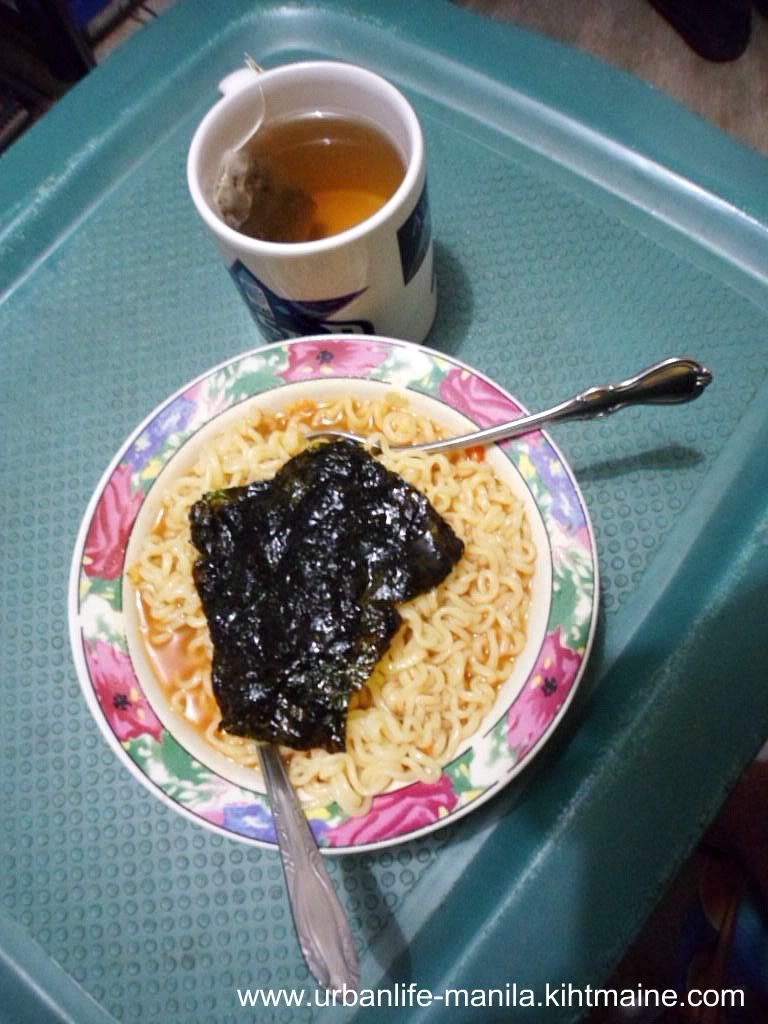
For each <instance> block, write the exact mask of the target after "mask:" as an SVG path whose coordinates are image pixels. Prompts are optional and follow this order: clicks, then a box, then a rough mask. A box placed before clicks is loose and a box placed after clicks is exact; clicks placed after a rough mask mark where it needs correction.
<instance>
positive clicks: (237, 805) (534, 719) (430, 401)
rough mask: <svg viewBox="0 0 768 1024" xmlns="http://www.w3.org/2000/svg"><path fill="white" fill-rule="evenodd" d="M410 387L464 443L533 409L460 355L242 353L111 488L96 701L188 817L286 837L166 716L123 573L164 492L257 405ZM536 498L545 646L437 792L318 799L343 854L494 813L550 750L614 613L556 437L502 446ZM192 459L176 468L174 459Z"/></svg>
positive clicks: (145, 428)
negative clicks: (491, 804) (166, 481)
mask: <svg viewBox="0 0 768 1024" xmlns="http://www.w3.org/2000/svg"><path fill="white" fill-rule="evenodd" d="M393 388H397V389H399V390H403V391H405V392H407V394H408V396H409V400H410V404H411V405H412V407H413V408H415V409H416V410H417V411H423V412H425V413H427V414H429V415H432V416H433V418H435V419H437V420H438V421H439V422H441V423H442V424H443V425H444V426H445V427H446V428H447V429H449V430H452V431H455V432H456V433H459V432H462V431H464V430H467V429H471V428H472V426H473V424H476V425H477V426H487V425H489V424H491V423H497V422H500V421H501V420H504V419H511V418H513V417H514V416H515V415H516V414H518V413H522V412H524V410H523V408H522V406H520V405H518V403H517V402H516V401H515V400H514V399H513V398H511V396H510V395H508V394H507V393H506V392H505V391H504V390H502V389H501V388H500V387H498V386H497V385H495V384H494V383H492V382H491V381H490V380H488V379H487V378H485V377H484V376H482V375H481V374H479V373H478V372H477V371H475V370H472V369H470V368H469V367H467V366H465V365H464V364H462V363H460V362H459V361H457V360H456V359H453V358H452V357H449V356H446V355H442V354H440V353H438V352H435V351H432V350H430V349H427V348H424V347H419V346H415V345H412V344H408V343H405V342H400V341H393V340H390V339H385V338H374V337H370V336H342V337H331V336H328V335H323V336H322V337H316V338H299V339H296V340H293V341H287V342H282V343H278V344H274V345H268V346H265V347H263V348H259V349H256V350H254V351H251V352H248V353H245V354H244V355H241V356H238V357H236V358H234V359H232V360H230V361H229V362H227V363H224V364H222V365H221V366H218V367H215V368H214V369H213V370H211V371H209V372H208V373H206V374H204V375H203V376H202V377H199V378H198V379H197V380H195V381H193V382H192V383H191V384H189V385H188V386H186V387H185V388H183V389H182V390H181V391H179V392H177V393H176V394H175V395H172V396H171V397H170V398H169V399H168V400H167V401H165V402H164V403H163V404H162V405H160V406H159V407H158V408H157V409H156V410H155V411H154V412H152V413H151V414H150V415H149V416H148V417H147V419H146V420H145V421H144V422H143V423H142V424H141V425H140V426H139V427H138V428H137V429H136V430H135V431H134V433H133V434H132V435H131V437H130V438H129V439H128V440H127V441H126V443H125V444H124V445H123V446H122V448H121V449H120V451H119V452H118V453H117V455H116V456H115V458H114V460H113V461H112V464H111V465H110V466H109V467H108V469H107V471H106V473H105V474H104V476H103V478H102V480H101V481H100V482H99V485H98V486H97V488H96V491H95V493H94V495H93V497H92V499H91V502H90V504H89V506H88V509H87V511H86V513H85V517H84V519H83V523H82V526H81V528H80V533H79V536H78V539H77V543H76V546H75V552H74V557H73V563H72V572H71V579H70V597H69V605H70V607H69V613H70V634H71V640H72V649H73V654H74V659H75V664H76V666H77V670H78V675H79V678H80V682H81V685H82V689H83V693H84V695H85V699H86V701H87V703H88V706H89V708H90V709H91V711H92V713H93V715H94V717H95V719H96V721H97V723H98V725H99V726H100V728H101V730H102V732H103V733H104V735H105V737H106V739H107V741H108V742H109V743H110V745H111V746H112V747H113V749H114V750H115V751H116V753H117V754H118V756H119V757H120V759H121V760H122V761H123V762H124V763H125V764H126V766H127V767H128V768H129V769H130V770H131V771H132V772H133V774H134V775H135V776H136V777H137V778H139V779H140V780H141V781H142V782H143V783H144V784H145V785H147V786H148V788H149V789H150V790H151V791H152V792H153V793H155V794H156V795H157V796H159V797H160V798H161V799H163V800H164V801H165V802H166V803H167V804H169V805H170V806H171V807H173V808H174V809H176V810H177V811H179V812H181V813H183V814H185V815H187V816H190V817H192V818H193V819H194V820H196V821H198V822H200V823H201V824H204V825H206V826H208V827H210V828H213V829H215V830H217V831H221V832H224V833H226V834H227V835H229V836H231V837H234V838H238V839H241V840H243V841H246V842H250V843H255V844H257V845H261V846H265V845H266V846H275V845H276V838H275V833H274V828H273V825H272V818H271V814H270V811H269V805H268V802H267V800H266V796H265V794H264V792H263V791H262V789H261V785H260V779H259V778H258V777H257V776H252V775H251V773H250V772H249V771H248V770H247V769H245V768H242V767H240V766H237V765H233V764H232V762H230V761H229V760H228V759H227V758H225V757H223V756H222V755H220V754H218V753H217V752H215V751H212V750H211V749H210V747H208V745H207V744H205V742H204V741H203V740H202V739H201V738H200V737H199V736H197V734H196V733H195V732H194V730H192V729H191V728H189V727H188V726H186V725H185V724H184V723H183V722H181V721H180V720H179V719H176V718H175V716H174V715H173V713H172V712H171V711H170V709H169V708H168V707H167V706H166V704H165V702H164V700H163V696H162V692H161V690H160V688H159V686H158V685H157V683H156V681H155V680H154V677H153V676H152V673H151V671H148V670H147V667H146V664H145V663H143V662H142V658H141V656H140V654H139V652H138V650H137V643H136V639H135V637H136V628H137V627H136V615H135V611H134V610H133V606H132V602H131V600H130V596H129V591H130V587H129V585H128V583H127V580H125V579H124V578H123V573H124V569H125V566H126V564H127V563H128V561H129V556H128V552H129V548H130V546H131V544H134V543H137V539H136V538H137V536H138V537H140V536H141V535H142V530H143V527H142V523H145V524H147V523H150V522H151V521H152V519H153V517H154V512H153V505H155V504H156V502H157V501H158V500H159V492H160V488H157V489H156V490H155V491H154V492H153V484H154V483H155V481H156V480H157V478H158V476H159V475H160V473H161V472H162V471H163V470H164V469H165V468H166V467H167V466H168V465H169V463H170V462H171V460H176V461H177V460H179V459H183V458H185V457H186V456H187V455H188V453H189V452H191V451H192V448H191V445H190V444H188V442H190V441H191V439H192V438H193V436H194V437H195V438H196V439H199V437H200V436H201V434H204V433H205V432H206V431H212V430H214V429H219V428H220V427H221V426H222V425H223V424H224V423H225V421H226V419H227V418H228V417H229V416H234V415H236V414H237V415H239V414H240V413H241V412H242V409H243V403H246V402H256V403H260V404H262V405H265V406H268V407H271V408H278V407H281V406H283V405H285V404H286V403H287V402H288V401H290V400H291V399H293V398H296V397H299V395H301V396H305V395H306V396H309V397H316V398H319V397H323V396H325V395H327V394H329V393H333V392H336V393H338V392H339V391H343V392H345V393H350V392H351V391H353V390H354V392H355V393H360V394H362V395H366V394H367V395H375V394H382V393H383V392H385V391H390V390H392V389H393ZM488 458H489V459H491V460H492V461H493V463H494V468H495V470H496V471H497V472H499V473H500V474H502V475H503V476H504V478H505V479H506V480H507V482H508V483H509V484H510V486H511V487H512V488H513V489H514V490H515V493H517V494H518V495H519V496H520V497H521V498H522V499H523V501H524V502H525V504H526V510H527V513H528V518H529V521H530V523H531V527H532V530H533V533H534V541H535V543H536V547H537V551H538V561H537V569H536V574H535V580H534V586H533V594H532V602H531V610H530V615H529V628H528V642H527V644H526V648H525V650H524V651H523V654H522V655H521V656H520V657H519V658H518V660H517V662H516V664H515V667H514V670H513V672H512V674H511V675H510V678H509V679H508V680H507V681H506V683H505V684H504V685H503V686H502V688H501V689H500V692H499V696H498V699H497V701H496V704H495V706H494V708H493V709H492V712H491V713H490V714H489V715H488V716H487V718H486V721H485V722H484V723H483V726H482V727H481V728H480V729H479V730H478V732H477V734H476V735H475V736H474V737H472V739H471V740H470V741H469V742H468V743H466V744H465V745H464V747H463V748H462V749H461V750H460V751H459V753H458V754H457V756H456V757H455V758H454V759H453V760H452V761H451V762H450V763H449V764H446V765H445V767H444V769H443V773H442V775H441V777H440V779H439V780H438V781H437V782H435V783H430V784H425V783H414V784H411V785H408V786H402V787H400V788H398V789H393V790H392V791H389V792H386V793H383V794H381V795H379V796H377V797H375V798H374V801H373V806H372V808H371V810H370V812H369V813H368V814H366V815H365V816H363V817H358V818H348V817H346V816H345V815H344V814H343V812H342V811H341V810H340V808H339V807H338V806H336V805H335V804H330V805H328V806H323V807H307V808H306V813H307V817H308V820H309V823H310V826H311V828H312V830H313V832H314V834H315V836H316V838H317V841H318V843H319V845H320V846H321V848H323V849H324V850H326V851H327V852H338V853H342V852H353V851H359V850H369V849H374V848H378V847H382V846H387V845H390V844H392V843H396V842H401V841H403V840H406V839H411V838H414V837H416V836H418V835H422V834H424V833H426V832H430V831H432V830H434V829H437V828H440V827H442V826H443V825H446V824H448V823H449V822H453V821H455V820H456V819H457V818H459V817H461V816H462V815H464V814H466V813H468V812H469V811H471V810H473V809H474V808H475V807H478V806H480V804H481V803H483V802H484V801H485V800H487V799H489V798H490V797H491V796H492V795H493V794H494V793H496V792H498V791H499V790H500V789H501V788H502V787H503V786H504V785H505V784H506V783H507V782H509V781H510V780H511V779H512V778H513V777H514V776H516V775H517V774H518V773H519V772H520V771H521V770H522V769H523V768H524V767H525V766H526V765H527V764H528V763H529V762H530V761H531V759H532V758H533V757H534V756H535V755H536V754H537V753H538V752H539V751H540V750H541V748H542V746H543V745H544V743H545V741H546V740H547V739H548V737H549V736H550V735H551V734H552V732H553V731H554V729H555V728H556V726H557V724H558V723H559V721H560V720H561V718H562V716H563V714H564V713H565V710H566V708H567V706H568V704H569V703H570V701H571V699H572V697H573V694H574V692H575V689H576V686H577V684H578V682H579V680H580V678H581V676H582V674H583V672H584V668H585V665H586V662H587V658H588V655H589V650H590V647H591V643H592V638H593V634H594V629H595V622H596V615H597V594H598V586H597V560H596V554H595V545H594V538H593V535H592V529H591V526H590V523H589V518H588V515H587V510H586V507H585V504H584V500H583V498H582V495H581V493H580V491H579V489H578V487H577V485H576V483H575V481H574V479H573V476H572V474H571V471H570V470H569V468H568V466H567V465H566V463H565V461H564V459H563V457H562V456H561V455H560V453H559V452H558V451H557V449H556V448H555V447H554V445H553V444H552V443H551V441H550V440H549V439H548V438H547V437H546V435H545V434H543V433H542V432H541V431H533V432H531V433H529V434H527V435H525V436H524V437H522V438H519V439H517V440H516V441H514V442H507V443H505V444H503V445H501V446H494V447H493V448H492V449H489V451H488ZM174 464H175V462H174Z"/></svg>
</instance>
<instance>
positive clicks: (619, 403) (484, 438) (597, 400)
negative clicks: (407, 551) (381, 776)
mask: <svg viewBox="0 0 768 1024" xmlns="http://www.w3.org/2000/svg"><path fill="white" fill-rule="evenodd" d="M711 382H712V373H711V371H710V370H708V369H707V368H706V367H705V366H702V364H701V363H698V362H696V360H695V359H677V358H672V359H663V360H662V361H661V362H659V363H654V364H653V365H652V366H649V367H648V368H647V369H645V370H642V371H641V372H640V373H638V374H635V376H634V377H628V378H627V380H623V381H620V382H619V383H618V384H604V385H601V386H598V387H592V388H587V390H586V391H582V392H580V393H579V394H578V395H574V397H573V398H569V399H568V400H567V401H565V402H560V403H559V404H558V405H553V406H551V408H549V409H544V410H543V411H542V412H536V413H530V414H529V415H526V416H519V417H518V418H517V419H514V420H509V421H508V422H507V423H499V424H497V425H496V426H493V427H486V428H485V429H484V430H474V431H472V433H470V434H462V435H461V437H449V438H446V439H445V440H443V441H430V442H428V443H426V444H418V445H413V447H414V448H418V449H419V450H420V451H424V452H447V451H451V450H452V449H454V448H466V447H468V446H474V445H478V444H492V443H493V442H494V441H505V440H507V439H508V438H511V437H518V436H519V435H520V434H526V433H528V431H530V430H534V429H536V428H538V427H541V426H543V425H544V424H545V423H556V422H559V421H562V420H573V419H592V418H595V417H598V416H607V415H609V413H612V412H616V411H617V410H619V409H623V408H625V406H628V405H639V404H652V405H670V404H674V403H679V402H690V401H691V400H692V399H694V398H698V397H699V395H700V394H701V393H702V391H703V390H704V388H706V386H707V385H708V384H710V383H711ZM399 447H402V448H406V447H411V446H410V445H408V446H406V445H402V446H399Z"/></svg>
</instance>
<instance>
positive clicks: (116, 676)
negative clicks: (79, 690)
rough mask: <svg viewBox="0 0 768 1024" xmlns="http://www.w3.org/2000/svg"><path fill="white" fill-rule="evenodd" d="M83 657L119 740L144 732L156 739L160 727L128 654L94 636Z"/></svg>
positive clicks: (97, 695)
mask: <svg viewBox="0 0 768 1024" xmlns="http://www.w3.org/2000/svg"><path fill="white" fill-rule="evenodd" d="M85 658H86V661H87V663H88V669H89V671H90V673H91V679H92V680H93V688H94V690H95V692H96V698H97V700H98V702H99V704H100V705H101V708H102V710H103V712H104V716H105V718H106V719H107V722H108V723H109V726H110V728H111V729H112V732H113V733H114V734H115V736H116V737H117V738H118V740H120V742H121V743H125V742H126V741H127V740H132V739H136V738H137V737H139V736H145V735H146V736H152V737H154V739H156V740H159V739H160V737H161V734H162V732H163V727H162V725H161V724H160V722H159V720H158V719H157V716H156V715H155V713H154V711H153V710H152V708H151V707H150V706H149V704H148V703H147V700H146V698H145V697H144V694H143V693H142V692H141V690H140V689H139V687H138V683H137V682H136V677H135V675H134V672H133V665H132V663H131V659H130V658H129V657H128V655H127V654H124V653H123V652H122V651H120V650H119V649H118V648H116V647H113V646H112V645H111V644H108V643H105V642H104V641H103V640H97V641H96V642H95V643H94V644H86V645H85Z"/></svg>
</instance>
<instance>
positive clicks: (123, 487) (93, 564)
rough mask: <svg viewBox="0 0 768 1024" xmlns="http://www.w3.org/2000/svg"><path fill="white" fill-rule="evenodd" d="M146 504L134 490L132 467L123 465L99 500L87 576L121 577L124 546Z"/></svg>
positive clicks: (88, 546) (89, 540)
mask: <svg viewBox="0 0 768 1024" xmlns="http://www.w3.org/2000/svg"><path fill="white" fill-rule="evenodd" d="M143 501H144V495H143V494H142V493H141V491H134V490H132V488H131V467H130V466H128V465H126V464H125V463H121V464H120V465H119V466H118V467H117V469H116V470H115V471H114V473H113V474H112V476H111V477H110V479H109V483H108V484H107V486H106V487H105V489H104V493H103V494H102V496H101V498H100V499H99V503H98V505H97V506H96V510H95V512H94V515H93V520H92V522H91V527H90V529H89V531H88V537H87V539H86V542H85V556H86V559H87V561H86V562H85V563H84V567H83V568H84V572H85V573H86V574H87V575H88V576H99V577H101V578H102V579H105V580H114V579H116V578H117V577H118V576H119V575H120V573H121V572H122V570H123V555H124V554H125V545H126V544H127V543H128V537H129V536H130V533H131V527H132V526H133V523H134V520H135V519H136V516H137V515H138V514H139V509H140V508H141V504H142V502H143Z"/></svg>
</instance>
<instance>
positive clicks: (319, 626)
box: [190, 440, 464, 751]
mask: <svg viewBox="0 0 768 1024" xmlns="http://www.w3.org/2000/svg"><path fill="white" fill-rule="evenodd" d="M190 522H191V528H192V541H193V543H194V545H195V547H196V548H197V550H198V551H199V553H200V557H199V558H198V560H197V562H196V564H195V568H194V580H195V585H196V587H197V590H198V593H199V595H200V599H201V601H202V605H203V609H204V611H205V615H206V618H207V620H208V626H209V629H210V634H211V639H212V641H213V651H214V653H213V669H212V671H213V690H214V695H215V697H216V700H217V702H218V705H219V709H220V711H221V716H222V717H221V728H222V729H223V730H225V731H226V732H228V733H233V734H235V735H238V736H248V737H251V738H253V739H257V740H262V741H265V742H273V743H280V744H283V745H285V746H288V747H292V748H294V749H297V750H306V749H308V748H310V747H321V748H323V749H325V750H328V751H340V750H343V749H344V745H345V731H346V717H347V708H348V704H349V699H350V696H351V695H352V693H353V692H354V691H355V690H357V689H359V688H360V687H361V686H362V685H363V684H364V683H365V681H366V680H367V679H368V677H369V676H370V674H371V672H372V670H373V668H374V666H375V664H376V662H377V661H378V660H379V658H380V657H381V656H382V654H383V653H384V652H385V650H386V649H387V647H388V645H389V642H390V640H391V639H392V637H393V635H394V633H395V631H396V630H397V628H398V626H399V625H400V622H401V617H400V614H399V613H398V611H397V609H396V607H395V605H396V604H397V603H400V602H403V601H408V600H410V599H411V598H413V597H416V596H417V595H418V594H422V593H424V592H426V591H427V590H430V589H431V588H432V587H434V586H436V585H437V584H438V583H439V582H440V581H441V580H443V579H444V578H445V577H446V576H447V575H448V573H449V572H450V571H451V569H452V568H453V566H454V565H455V563H456V562H457V561H458V559H459V558H460V557H461V554H462V551H463V548H464V545H463V543H462V541H461V540H460V539H459V538H458V537H457V536H456V534H455V533H454V532H453V530H452V529H451V528H450V526H449V525H448V524H447V523H446V522H445V521H444V520H443V519H442V518H441V516H440V515H439V514H438V513H437V512H436V511H435V509H434V508H433V507H432V505H431V504H430V503H429V501H428V500H427V498H425V497H424V495H422V494H421V493H420V492H419V491H417V490H416V489H415V488H413V487H411V486H410V484H408V483H407V482H406V481H405V480H403V479H402V478H401V477H400V476H398V475H397V474H395V473H392V472H390V471H389V470H387V469H386V468H385V467H384V466H382V465H381V463H379V462H378V461H377V460H376V459H374V458H372V457H371V456H370V455H369V454H368V453H367V452H366V451H365V449H364V448H363V447H362V446H361V445H359V444H356V443H355V442H352V441H346V440H340V441H334V442H331V443H327V444H318V445H315V446H313V447H310V448H308V449H307V450H306V451H304V452H302V453H301V454H300V455H297V456H295V457H294V458H293V459H291V460H290V461H289V462H287V463H286V464H285V465H284V466H283V467H282V469H280V470H279V471H278V473H277V474H276V475H275V477H274V478H273V479H272V480H268V481H259V482H257V483H252V484H248V485H247V486H245V487H234V488H229V489H226V490H218V491H212V492H209V493H208V494H206V495H204V496H203V498H201V499H200V501H198V502H197V503H196V504H195V505H194V506H193V507H192V509H191V512H190Z"/></svg>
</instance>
